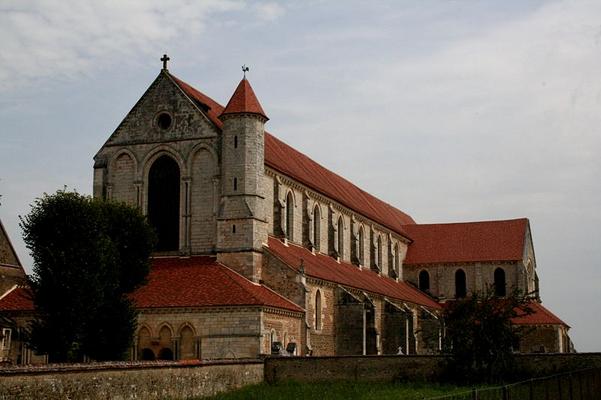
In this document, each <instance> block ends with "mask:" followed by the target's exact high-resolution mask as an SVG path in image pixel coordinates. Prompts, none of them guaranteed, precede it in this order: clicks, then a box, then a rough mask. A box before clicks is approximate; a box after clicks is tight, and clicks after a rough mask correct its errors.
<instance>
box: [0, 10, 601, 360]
mask: <svg viewBox="0 0 601 400" xmlns="http://www.w3.org/2000/svg"><path fill="white" fill-rule="evenodd" d="M600 15H601V2H599V1H590V2H588V1H569V2H563V1H527V0H519V1H518V0H516V1H503V2H499V1H467V0H466V1H453V0H448V1H428V0H425V1H389V2H388V1H381V2H377V1H373V2H371V1H370V2H366V1H344V2H341V1H303V2H272V1H233V0H232V1H228V0H215V1H212V0H207V1H191V0H172V1H164V0H144V1H143V0H140V1H118V0H114V1H94V2H92V1H90V2H85V1H79V0H58V1H51V0H48V1H25V0H17V1H11V0H0V37H2V46H1V51H0V127H1V128H0V132H1V140H0V195H1V196H2V197H1V199H0V202H1V205H0V219H1V220H2V221H3V223H4V225H5V227H6V228H7V230H8V233H9V235H10V236H11V238H12V241H13V244H14V245H15V247H16V250H17V252H18V254H19V256H20V258H21V261H22V262H23V263H24V264H25V266H26V269H27V270H28V271H31V267H32V260H31V257H30V256H29V255H28V251H27V249H26V248H25V246H24V244H23V241H22V239H21V230H20V228H19V215H26V214H27V213H28V212H29V210H30V204H31V203H32V202H33V201H34V199H35V198H36V197H39V196H40V195H42V193H44V192H46V193H53V192H55V191H56V190H57V189H61V188H63V187H65V186H66V187H67V188H69V189H75V190H77V191H78V192H80V193H85V194H91V191H92V166H93V161H92V157H93V156H94V154H95V153H96V152H97V151H98V150H99V149H100V147H101V146H102V144H103V143H104V141H105V140H106V139H107V138H108V137H109V135H110V134H111V133H112V132H113V131H114V129H115V128H116V127H117V125H118V124H119V123H120V122H121V120H122V119H123V117H124V116H125V115H126V114H127V112H128V111H129V110H130V109H131V108H132V107H133V105H134V104H135V102H136V101H137V100H138V99H139V98H140V96H141V95H142V94H143V93H144V91H145V90H146V88H147V87H148V86H149V85H150V83H151V82H152V81H153V80H154V78H155V77H156V76H157V75H158V73H159V71H160V68H161V62H160V61H159V59H160V58H161V56H162V55H163V53H167V54H168V55H169V56H170V58H171V61H170V63H169V70H170V72H171V73H172V74H174V75H175V76H177V77H179V78H181V79H183V80H184V81H186V82H188V83H190V84H192V85H193V86H195V87H196V88H198V89H199V90H201V91H203V92H204V93H206V94H208V95H209V96H211V97H212V98H214V99H215V100H217V101H219V102H221V103H222V104H224V103H226V102H227V100H228V99H229V97H230V96H231V94H232V93H233V91H234V89H235V87H236V85H237V84H238V82H239V80H240V78H241V77H242V71H241V68H240V67H241V65H243V64H246V65H247V66H249V67H250V71H249V73H248V74H247V76H248V78H249V80H250V81H251V83H252V85H253V88H254V90H255V93H256V94H257V96H258V98H259V100H260V101H261V104H262V106H263V108H264V110H265V111H266V113H267V115H268V116H269V117H270V121H269V122H268V124H267V129H268V130H269V131H270V132H272V133H273V134H275V135H276V136H277V137H279V138H280V139H282V140H284V141H285V142H287V143H288V144H290V145H292V146H293V147H295V148H297V149H298V150H300V151H302V152H304V153H305V154H307V155H309V156H310V157H312V158H313V159H315V160H316V161H318V162H320V163H321V164H323V165H324V166H326V167H327V168H329V169H331V170H333V171H335V172H337V173H339V174H341V175H343V176H345V177H346V178H348V179H349V180H351V181H352V182H354V183H355V184H357V185H358V186H359V187H361V188H363V189H366V190H367V191H369V192H371V193H372V194H374V195H376V196H378V197H380V198H382V199H383V200H385V201H387V202H389V203H391V204H393V205H395V206H397V207H398V208H400V209H401V210H403V211H405V212H407V213H409V214H410V215H411V216H412V217H413V218H414V219H415V220H416V221H417V222H418V223H433V222H456V221H478V220H491V219H508V218H520V217H528V218H529V219H530V224H531V228H532V234H533V240H534V248H535V252H536V261H537V268H538V275H539V277H540V286H541V297H542V300H543V303H544V304H545V305H546V306H547V307H548V308H550V309H551V310H552V311H553V312H554V313H556V314H557V315H558V316H559V317H560V318H562V319H563V320H564V321H565V322H567V323H568V324H569V325H570V326H571V330H570V334H571V337H572V340H573V341H574V344H575V346H576V349H577V350H578V351H601V342H600V341H599V340H598V332H599V331H601V317H600V316H601V245H600V238H601V228H600V227H601V208H600V207H601V184H600V182H601V181H600V180H599V177H600V176H601V157H599V155H598V153H599V151H600V150H601V131H600V127H601V112H600V111H601V79H600V78H601V19H600V18H599V16H600Z"/></svg>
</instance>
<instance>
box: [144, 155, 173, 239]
mask: <svg viewBox="0 0 601 400" xmlns="http://www.w3.org/2000/svg"><path fill="white" fill-rule="evenodd" d="M179 196H180V172H179V166H178V165H177V162H176V161H175V160H174V159H173V158H171V157H169V156H166V155H165V156H161V157H159V158H157V159H156V161H155V162H154V163H153V164H152V166H151V167H150V171H149V172H148V221H149V222H150V224H151V225H152V226H153V227H154V229H155V230H156V233H157V236H158V242H157V245H156V250H157V251H172V250H178V249H179V211H180V210H179V207H180V204H179Z"/></svg>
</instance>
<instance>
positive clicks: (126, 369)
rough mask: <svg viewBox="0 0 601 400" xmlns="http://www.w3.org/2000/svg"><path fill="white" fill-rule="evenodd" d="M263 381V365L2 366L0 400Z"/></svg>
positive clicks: (94, 396)
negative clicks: (13, 367)
mask: <svg viewBox="0 0 601 400" xmlns="http://www.w3.org/2000/svg"><path fill="white" fill-rule="evenodd" d="M262 381H263V363H262V362H260V361H247V362H241V361H237V362H234V363H224V362H221V363H213V364H206V365H203V364H196V365H185V364H178V363H165V362H163V363H160V364H156V363H146V364H144V363H133V364H129V365H127V364H118V363H115V364H113V365H110V364H109V365H105V366H102V365H98V366H90V365H80V366H76V367H74V368H65V367H58V368H54V369H53V368H52V367H46V368H41V369H33V370H30V371H25V370H18V369H17V370H8V369H6V370H1V369H0V399H1V400H9V399H11V400H12V399H15V400H16V399H19V400H29V399H32V400H33V399H41V398H43V399H47V400H54V399H72V400H78V399H89V400H100V399H102V400H104V399H108V398H110V399H165V398H174V399H188V398H195V397H205V396H211V395H215V394H217V393H220V392H224V391H229V390H234V389H237V388H240V387H242V386H246V385H251V384H257V383H260V382H262Z"/></svg>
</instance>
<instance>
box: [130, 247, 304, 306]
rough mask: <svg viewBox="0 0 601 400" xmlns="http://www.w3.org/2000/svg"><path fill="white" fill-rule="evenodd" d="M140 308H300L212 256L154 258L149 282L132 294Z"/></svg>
mask: <svg viewBox="0 0 601 400" xmlns="http://www.w3.org/2000/svg"><path fill="white" fill-rule="evenodd" d="M132 298H133V300H134V303H135V304H136V306H137V307H139V308H169V307H213V306H270V307H276V308H283V309H286V310H290V311H296V312H302V311H303V309H302V308H300V307H299V306H297V305H296V304H294V303H292V302H291V301H289V300H287V299H285V298H283V297H282V296H280V295H278V294H277V293H275V292H273V291H272V290H270V289H268V288H266V287H265V286H262V285H258V284H255V283H252V282H251V281H249V280H248V279H246V278H244V277H243V276H241V275H239V274H237V273H236V272H234V271H232V270H231V269H229V268H227V267H225V266H224V265H222V264H220V263H218V262H216V260H215V258H214V257H191V258H179V257H173V258H156V259H154V260H153V261H152V267H151V270H150V274H149V276H148V283H147V284H146V285H145V286H143V287H141V288H139V289H138V290H136V291H135V292H134V294H133V296H132Z"/></svg>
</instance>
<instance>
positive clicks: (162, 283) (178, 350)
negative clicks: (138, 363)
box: [0, 57, 572, 363]
mask: <svg viewBox="0 0 601 400" xmlns="http://www.w3.org/2000/svg"><path fill="white" fill-rule="evenodd" d="M272 117H274V118H276V117H277V116H272ZM268 121H269V118H268V116H267V112H266V111H265V110H264V109H263V108H262V106H261V104H260V102H259V100H258V98H257V96H256V95H255V93H254V91H253V88H252V87H251V84H250V82H249V81H248V80H247V79H246V77H245V78H243V79H242V81H241V82H240V83H239V84H238V86H237V87H236V89H235V90H234V92H233V95H232V96H231V98H230V100H229V102H228V103H227V104H226V105H225V107H223V106H222V105H220V104H218V103H217V102H215V101H214V100H212V99H211V98H210V97H208V96H207V95H205V94H203V93H202V92H200V91H198V90H197V89H195V88H194V87H192V86H191V85H189V84H187V83H185V82H184V81H182V80H180V79H179V78H177V77H175V76H174V75H172V74H171V73H170V72H169V70H168V69H167V65H166V57H164V66H163V69H162V70H161V71H160V73H159V75H158V76H157V78H156V79H155V80H154V82H152V84H151V85H150V87H149V88H148V89H147V90H146V92H145V93H144V94H143V95H142V97H141V98H140V100H139V101H138V102H137V103H136V104H135V105H134V106H133V108H132V110H131V111H130V112H129V113H128V114H127V115H126V116H125V118H124V119H123V121H122V122H121V124H120V125H119V126H118V127H117V128H116V130H115V131H114V132H113V133H112V134H111V135H110V137H108V140H107V141H106V143H104V145H103V146H102V147H101V148H100V150H99V151H98V153H97V154H96V155H95V156H94V187H93V192H94V196H95V197H98V198H102V199H106V200H113V201H121V202H125V203H127V204H130V205H132V206H135V207H138V208H139V209H140V210H142V211H143V213H144V214H146V215H147V216H148V220H149V222H150V223H151V224H152V225H153V226H154V227H155V229H156V231H157V234H158V245H157V248H156V252H155V253H154V255H153V258H152V268H151V272H150V275H149V277H148V283H147V284H146V285H145V286H144V287H142V288H140V289H138V290H137V291H136V292H135V293H134V295H133V297H134V301H135V304H136V306H137V308H138V310H139V312H140V314H139V319H138V329H137V333H136V337H135V340H134V344H133V347H132V349H131V358H132V359H134V360H154V359H176V360H179V359H182V360H183V359H220V358H256V357H258V356H261V355H267V354H272V353H278V354H287V355H298V356H311V355H314V356H319V355H362V354H399V353H403V354H436V353H437V352H438V351H439V350H440V348H441V342H442V337H443V335H444V325H443V323H442V319H441V313H442V310H443V308H444V306H445V304H447V303H448V302H449V301H452V300H453V299H456V298H461V297H465V296H469V295H470V293H473V292H476V291H481V290H485V289H486V288H487V287H494V290H495V292H496V293H497V295H499V296H504V295H505V294H506V293H508V292H509V291H511V290H512V289H513V288H519V289H520V290H521V291H522V292H525V293H530V294H531V295H532V309H533V310H534V313H533V314H531V315H524V316H522V317H518V318H516V319H515V320H514V321H513V323H514V324H515V325H516V326H517V327H526V328H527V329H526V330H525V331H524V332H526V334H525V335H524V336H523V338H522V340H521V341H520V343H519V344H516V346H517V348H516V351H521V352H568V351H571V350H572V346H571V342H570V339H569V336H568V329H569V327H568V325H566V323H564V322H563V321H562V320H560V319H559V318H558V317H557V316H555V315H554V314H553V313H551V312H550V311H549V310H547V309H546V308H545V307H544V306H543V305H542V304H541V297H540V289H539V285H538V276H537V265H536V258H535V253H534V247H533V242H532V235H531V231H530V224H529V221H528V220H527V219H525V218H520V219H513V220H503V221H482V222H459V223H450V224H419V223H418V222H416V221H414V220H413V218H412V217H411V216H410V215H408V214H406V213H404V212H403V211H401V210H399V209H398V208H396V207H394V206H392V205H390V204H388V203H386V202H384V201H382V200H380V199H378V198H376V197H374V196H372V195H370V194H369V193H367V192H366V191H364V190H362V189H360V188H358V187H357V186H355V185H354V184H352V183H351V182H349V181H348V180H346V179H344V178H343V177H341V176H339V175H337V174H335V173H333V172H331V171H330V170H328V169H327V168H325V167H324V166H322V165H320V164H318V163H316V162H315V161H313V160H312V159H311V158H310V157H309V156H308V155H305V154H303V153H301V152H299V151H297V150H295V149H294V148H292V147H291V146H289V145H288V144H286V143H284V142H282V141H281V140H279V139H278V138H277V137H276V135H274V134H270V133H268V132H267V131H266V130H265V127H266V124H268ZM0 296H1V297H0V310H3V311H6V312H7V313H13V314H14V315H16V316H20V317H19V318H26V317H27V315H30V313H31V312H33V305H32V303H31V301H30V300H28V298H27V296H26V288H24V287H23V286H21V285H18V284H16V285H14V286H12V287H11V288H10V289H8V291H7V292H6V293H5V294H1V293H0ZM28 313H29V314H28ZM3 346H4V347H3V348H2V349H0V350H2V352H3V353H2V354H0V357H4V359H10V360H12V362H15V363H25V362H32V358H31V354H30V353H31V352H30V351H29V350H28V349H27V348H26V347H25V346H24V345H23V344H19V343H18V342H17V341H14V343H3Z"/></svg>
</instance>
